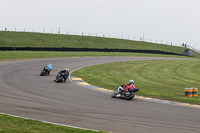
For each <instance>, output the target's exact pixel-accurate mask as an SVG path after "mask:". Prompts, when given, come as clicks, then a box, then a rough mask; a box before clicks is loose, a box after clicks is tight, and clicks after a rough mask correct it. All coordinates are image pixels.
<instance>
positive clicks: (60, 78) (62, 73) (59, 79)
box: [54, 70, 69, 83]
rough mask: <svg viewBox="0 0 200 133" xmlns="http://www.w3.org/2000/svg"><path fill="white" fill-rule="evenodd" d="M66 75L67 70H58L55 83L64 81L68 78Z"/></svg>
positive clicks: (67, 73) (67, 74)
mask: <svg viewBox="0 0 200 133" xmlns="http://www.w3.org/2000/svg"><path fill="white" fill-rule="evenodd" d="M68 76H69V70H63V71H60V72H59V73H58V74H57V76H56V78H55V80H54V82H56V83H60V82H66V79H67V78H68Z"/></svg>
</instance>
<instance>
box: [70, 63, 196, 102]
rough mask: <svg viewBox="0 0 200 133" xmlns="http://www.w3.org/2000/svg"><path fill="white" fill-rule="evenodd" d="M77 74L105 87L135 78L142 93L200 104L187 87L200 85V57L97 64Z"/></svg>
mask: <svg viewBox="0 0 200 133" xmlns="http://www.w3.org/2000/svg"><path fill="white" fill-rule="evenodd" d="M73 75H74V76H79V77H82V78H83V79H84V80H85V81H86V82H88V83H90V84H93V85H97V86H99V87H103V88H109V89H112V90H117V88H118V86H120V85H121V84H124V83H127V82H128V81H129V80H130V79H134V80H135V84H136V87H137V88H139V89H140V91H139V92H138V93H137V94H138V95H142V96H148V97H154V98H160V99H168V100H174V101H180V102H188V103H195V104H200V96H198V97H192V98H187V97H184V89H185V88H190V87H197V88H200V61H199V60H152V61H129V62H119V63H109V64H103V65H96V66H90V67H86V68H83V69H80V70H77V71H75V72H74V73H73Z"/></svg>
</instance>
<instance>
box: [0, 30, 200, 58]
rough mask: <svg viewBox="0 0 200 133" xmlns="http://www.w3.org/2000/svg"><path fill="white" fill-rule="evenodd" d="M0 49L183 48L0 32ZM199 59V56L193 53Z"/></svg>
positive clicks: (86, 37) (167, 50)
mask: <svg viewBox="0 0 200 133" xmlns="http://www.w3.org/2000/svg"><path fill="white" fill-rule="evenodd" d="M0 47H73V48H116V49H141V50H142V49H144V50H161V51H166V52H174V53H179V54H183V50H184V49H185V48H182V47H177V46H170V45H164V44H155V43H148V42H143V41H131V40H123V39H113V38H103V37H91V36H76V35H61V34H43V33H28V32H7V31H0ZM195 55H196V56H199V57H200V54H197V53H195Z"/></svg>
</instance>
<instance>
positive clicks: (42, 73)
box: [40, 68, 50, 76]
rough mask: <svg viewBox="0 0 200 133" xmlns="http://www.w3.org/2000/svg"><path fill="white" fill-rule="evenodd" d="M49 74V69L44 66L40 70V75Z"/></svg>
mask: <svg viewBox="0 0 200 133" xmlns="http://www.w3.org/2000/svg"><path fill="white" fill-rule="evenodd" d="M49 74H50V70H48V69H46V68H44V69H43V70H41V73H40V76H46V75H49Z"/></svg>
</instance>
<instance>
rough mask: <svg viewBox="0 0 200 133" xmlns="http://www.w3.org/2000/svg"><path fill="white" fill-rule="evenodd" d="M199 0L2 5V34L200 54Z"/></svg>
mask: <svg viewBox="0 0 200 133" xmlns="http://www.w3.org/2000/svg"><path fill="white" fill-rule="evenodd" d="M199 13H200V0H0V30H4V29H5V28H7V29H8V30H13V31H14V30H15V28H16V29H17V30H21V31H23V30H24V28H25V30H26V31H33V29H34V31H37V32H43V29H45V32H49V33H50V32H51V31H53V32H58V30H59V27H60V30H61V33H63V34H66V33H67V32H68V33H69V34H75V33H76V34H82V32H83V33H84V34H85V35H89V33H90V34H91V35H96V34H97V35H98V36H103V35H105V36H107V37H108V36H109V35H110V36H111V37H119V38H121V37H122V38H124V39H127V38H129V39H134V37H135V39H136V40H139V39H140V37H142V38H143V36H144V39H145V40H146V39H147V41H152V42H156V41H157V42H158V43H161V40H162V43H168V44H170V43H171V42H172V43H173V45H175V44H176V45H180V44H182V43H186V42H187V44H188V45H190V46H192V47H195V48H197V49H200V37H199V36H200V15H199Z"/></svg>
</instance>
